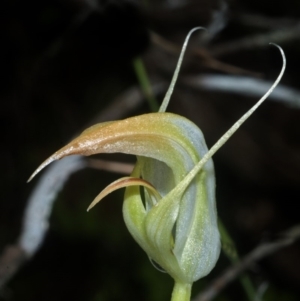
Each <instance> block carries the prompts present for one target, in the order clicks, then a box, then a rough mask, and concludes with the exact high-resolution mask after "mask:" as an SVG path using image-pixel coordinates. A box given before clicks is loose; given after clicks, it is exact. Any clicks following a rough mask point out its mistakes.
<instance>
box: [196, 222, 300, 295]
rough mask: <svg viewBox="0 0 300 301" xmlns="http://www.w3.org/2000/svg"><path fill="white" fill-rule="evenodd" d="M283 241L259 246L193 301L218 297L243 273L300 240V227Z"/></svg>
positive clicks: (291, 230)
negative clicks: (256, 263) (254, 264)
mask: <svg viewBox="0 0 300 301" xmlns="http://www.w3.org/2000/svg"><path fill="white" fill-rule="evenodd" d="M280 236H281V239H279V240H277V241H275V242H268V243H263V244H261V245H259V246H258V247H257V248H256V249H254V250H253V251H252V252H250V253H249V254H248V255H247V256H246V257H245V258H244V259H242V261H241V262H240V263H238V264H236V265H233V266H231V267H229V268H228V269H227V270H225V272H224V273H223V274H221V276H219V277H218V278H217V279H215V280H214V281H213V282H212V283H211V285H209V286H208V287H207V288H206V289H205V290H204V292H202V293H200V294H199V295H198V296H196V297H195V298H194V299H193V301H209V300H212V299H213V298H214V297H216V296H217V295H218V294H219V293H220V291H221V290H222V289H224V288H225V287H226V286H227V285H228V284H229V283H230V282H232V281H233V280H235V279H236V278H237V277H238V276H239V275H240V274H241V273H242V272H243V271H245V270H246V269H247V268H249V267H250V266H251V265H252V264H253V263H254V262H257V261H259V260H261V259H263V258H264V257H267V256H268V255H270V254H273V253H275V252H277V251H279V250H280V249H282V248H284V247H286V246H289V245H291V244H292V243H294V242H295V241H296V240H297V239H299V238H300V225H297V226H295V227H293V228H291V229H289V230H287V231H285V232H284V233H282V234H281V235H280Z"/></svg>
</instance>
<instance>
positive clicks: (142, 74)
mask: <svg viewBox="0 0 300 301" xmlns="http://www.w3.org/2000/svg"><path fill="white" fill-rule="evenodd" d="M132 64H133V68H134V71H135V74H136V77H137V79H138V81H139V84H140V87H141V90H142V91H143V93H144V95H145V97H146V99H147V101H148V104H149V107H150V109H151V111H152V112H157V111H158V108H159V106H158V104H157V101H156V99H155V97H154V95H153V91H152V88H151V84H150V81H149V79H148V75H147V72H146V69H145V67H144V64H143V61H142V59H141V58H139V57H138V58H135V59H134V60H133V62H132Z"/></svg>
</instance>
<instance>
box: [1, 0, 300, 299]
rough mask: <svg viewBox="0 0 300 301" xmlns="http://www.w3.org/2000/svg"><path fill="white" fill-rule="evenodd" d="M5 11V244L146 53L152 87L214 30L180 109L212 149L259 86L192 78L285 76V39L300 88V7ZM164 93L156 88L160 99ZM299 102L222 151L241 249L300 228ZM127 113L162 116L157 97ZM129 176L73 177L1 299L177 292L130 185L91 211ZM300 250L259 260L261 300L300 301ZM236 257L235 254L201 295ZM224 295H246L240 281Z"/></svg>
mask: <svg viewBox="0 0 300 301" xmlns="http://www.w3.org/2000/svg"><path fill="white" fill-rule="evenodd" d="M0 11H1V18H0V23H1V26H0V37H1V45H2V46H1V47H0V60H1V65H0V66H1V68H0V74H1V81H0V87H1V88H0V97H1V110H0V114H1V115H0V116H1V119H0V121H1V129H2V130H1V136H2V143H1V144H2V147H1V149H0V151H1V158H2V159H1V171H2V173H1V174H2V181H1V183H2V186H1V187H2V189H1V193H2V198H1V202H0V247H1V250H4V249H5V247H6V246H8V245H11V244H13V243H14V242H15V241H16V239H17V237H18V236H19V235H20V232H21V230H22V216H23V212H24V208H25V207H26V200H27V199H28V197H29V195H30V192H31V191H32V189H33V187H34V186H35V185H36V184H37V183H38V181H37V180H36V179H35V180H34V181H33V182H32V183H30V184H29V185H27V184H26V180H27V178H28V176H29V175H30V174H31V173H32V171H33V170H34V169H35V168H36V167H37V166H38V165H39V164H40V163H41V162H42V161H43V160H44V159H45V158H46V157H48V156H49V155H50V154H52V153H53V152H54V151H55V150H57V149H58V148H59V147H61V146H62V145H63V144H64V143H66V142H67V141H68V140H70V139H71V137H73V136H74V135H75V134H76V133H78V132H80V131H81V130H83V129H84V128H85V127H86V126H87V125H89V124H91V123H92V122H93V120H94V119H95V117H96V116H97V115H98V114H101V112H102V110H103V109H104V108H106V107H107V106H109V105H110V104H111V103H112V102H113V101H114V100H115V99H116V97H119V98H120V97H122V93H123V92H124V91H127V89H129V88H131V87H137V86H138V78H137V74H136V73H135V71H134V66H133V60H134V59H135V58H137V57H140V58H142V60H143V63H144V66H145V68H146V70H147V72H148V75H149V79H150V82H152V83H153V84H154V85H157V84H158V83H163V84H166V83H168V82H169V81H170V79H171V76H172V72H173V70H174V67H175V65H176V60H177V58H178V53H179V49H180V47H181V45H182V43H183V40H184V37H185V35H186V34H187V32H188V31H189V30H190V29H191V28H192V27H195V26H204V27H207V28H208V30H209V33H208V34H206V33H205V32H202V33H197V34H195V35H194V36H193V38H192V40H191V42H190V45H189V50H188V52H187V54H186V57H185V60H184V64H183V68H182V72H181V75H180V80H179V82H178V85H177V86H176V89H175V92H174V95H173V97H172V101H171V104H170V107H169V111H171V112H175V113H179V114H181V115H184V116H186V117H188V118H189V119H191V120H193V121H194V122H195V123H196V124H197V125H198V126H199V127H200V128H201V129H202V131H203V133H204V135H205V137H206V141H207V144H208V146H211V145H212V144H213V143H214V142H215V141H216V140H217V139H218V138H219V137H220V136H221V135H222V134H223V133H224V132H225V130H227V129H228V128H229V126H230V125H232V124H233V122H234V121H236V120H237V119H238V117H240V116H241V115H242V114H243V113H244V112H246V111H247V109H248V108H250V107H251V105H252V104H253V101H254V100H255V99H258V98H259V97H260V93H258V94H257V96H256V97H253V96H251V93H250V92H249V89H248V90H247V89H245V91H242V92H240V93H239V94H234V93H231V91H230V88H228V90H227V91H225V92H224V91H207V90H206V89H205V87H203V86H202V87H199V88H197V87H195V85H194V86H192V85H190V84H189V80H188V79H191V78H196V77H197V76H198V75H205V74H219V75H226V74H231V75H235V76H239V77H242V76H247V77H248V78H256V79H258V80H270V81H273V80H274V79H275V78H276V76H277V74H278V73H279V70H280V66H281V59H280V56H279V54H278V50H276V49H275V48H274V47H273V48H272V47H269V46H268V43H269V42H276V43H278V44H280V45H281V46H282V48H283V49H284V51H285V53H286V56H287V62H288V67H287V70H286V73H285V75H284V78H283V80H282V84H284V85H287V86H289V87H291V88H294V89H299V82H298V81H299V66H300V64H299V55H298V54H299V51H300V41H299V40H300V39H299V37H300V29H299V28H300V27H299V17H300V2H299V1H295V0H286V1H284V2H282V1H281V2H280V1H278V2H271V3H270V1H266V0H260V1H256V0H251V1H250V0H244V1H240V0H228V1H223V0H173V1H172V0H152V1H149V0H144V1H128V0H127V1H125V0H119V1H117V0H115V1H113V0H106V1H104V0H103V1H101V0H99V1H97V0H73V1H71V0H51V1H50V0H44V1H20V0H10V1H6V0H3V1H2V3H1V10H0ZM281 30H284V32H281ZM270 37H271V38H273V40H270ZM246 38H249V41H248V44H247V43H246V44H245V43H243V41H244V39H246ZM258 38H260V39H258ZM192 49H194V50H195V49H196V50H195V51H192ZM225 90H226V89H225ZM250 90H251V88H250ZM252 90H254V91H255V86H254V87H253V88H252ZM163 92H164V90H163V91H160V92H158V93H156V92H155V93H156V95H155V96H156V98H157V99H158V100H159V101H161V99H162V97H163ZM254 93H255V92H254ZM120 95H121V96H120ZM294 98H295V99H296V102H295V103H293V104H291V103H289V102H288V101H287V100H286V99H280V100H279V101H276V102H275V101H272V100H268V101H267V102H266V103H265V104H264V105H263V106H262V107H261V108H260V109H259V110H258V111H257V112H256V113H255V114H254V115H253V117H251V118H250V120H249V121H247V123H246V124H245V125H243V127H242V128H241V129H240V130H239V131H238V132H237V133H236V134H235V135H234V137H232V139H231V140H230V141H229V142H228V143H227V144H226V145H225V146H224V147H223V148H222V149H221V150H220V151H219V152H218V153H217V154H216V155H215V156H214V162H215V168H216V175H217V205H218V212H219V215H220V217H221V218H222V220H223V222H224V224H225V225H226V228H227V229H228V231H229V232H230V234H231V236H232V237H233V239H234V241H235V244H236V247H237V249H238V251H239V253H240V254H241V255H242V256H243V255H245V254H247V253H248V252H250V251H251V250H252V249H253V248H255V247H256V246H257V245H258V244H259V243H261V242H263V241H271V240H272V239H274V238H277V235H278V233H280V232H281V231H284V230H286V229H287V228H289V227H291V226H293V225H296V224H298V223H299V212H300V211H299V206H300V204H299V201H300V199H299V196H300V176H299V175H300V156H299V153H300V152H299V151H300V127H299V124H300V111H299V108H300V94H297V93H296V92H295V95H294ZM115 110H116V111H117V114H119V113H120V116H122V118H124V117H126V116H130V115H136V114H141V113H145V112H149V105H148V104H147V102H146V101H143V102H141V103H140V104H138V105H136V106H135V107H134V108H133V109H132V108H130V109H128V108H126V107H123V106H118V105H116V107H115ZM101 158H102V159H109V160H117V161H125V162H134V158H127V157H123V156H118V155H115V156H101ZM118 177H119V175H118V174H115V173H110V172H107V171H103V170H95V169H84V170H82V171H80V172H77V173H75V174H73V175H72V176H71V178H70V179H69V180H68V182H67V184H66V185H65V187H64V188H63V190H62V191H61V192H60V193H59V195H58V196H57V201H56V202H55V205H54V208H53V213H52V215H51V219H50V228H49V231H48V233H47V235H46V237H45V240H44V243H43V245H42V246H41V248H40V250H39V251H38V252H37V254H36V255H35V256H34V257H33V258H32V259H31V260H29V261H28V262H26V263H25V264H24V266H23V267H22V268H21V269H20V270H19V271H18V273H16V275H15V276H14V277H13V278H12V279H11V280H10V281H9V282H8V283H7V284H6V286H5V287H4V288H2V289H1V291H0V300H10V301H19V300H22V301H23V300H30V301H35V300H43V301H47V300H57V301H59V300H66V299H67V300H73V301H77V300H78V301H79V300H86V301H102V300H103V301H106V300H144V301H152V300H155V301H159V300H168V298H170V293H171V288H172V285H173V283H172V280H171V279H170V278H169V277H168V276H167V275H166V274H163V273H160V272H158V271H157V270H156V269H154V268H153V266H152V265H151V263H150V261H149V260H148V258H147V257H146V255H145V254H144V253H143V251H141V250H140V248H139V247H138V246H137V245H136V244H135V242H134V241H133V239H132V238H131V237H130V235H129V233H128V232H127V230H126V228H125V226H124V222H123V219H122V213H121V208H122V194H123V191H118V192H116V193H114V194H112V195H110V196H108V197H107V198H106V199H105V200H104V201H103V202H102V203H101V205H99V206H97V207H96V208H95V209H93V210H92V211H91V212H90V213H88V214H87V213H86V208H87V206H88V205H89V203H90V202H91V201H92V199H93V198H94V197H95V196H96V194H97V193H98V192H99V191H100V190H101V189H102V188H104V187H105V185H107V184H109V183H110V182H111V181H113V180H114V179H116V178H118ZM299 251H300V246H299V243H298V244H297V243H296V244H294V245H292V246H289V247H287V248H285V249H283V250H281V251H279V252H276V253H274V254H272V255H271V256H269V257H267V258H266V259H264V260H262V261H260V262H258V263H255V264H253V265H252V266H251V269H250V270H249V272H248V273H249V276H250V278H251V280H252V281H253V284H254V286H255V287H256V289H257V290H259V289H260V288H262V286H265V287H266V290H265V293H264V296H263V298H261V299H257V300H266V301H267V300H281V301H285V300H287V301H293V300H299V295H300V273H299V270H300V260H299V255H300V252H299ZM229 265H230V262H229V261H228V259H227V258H226V257H225V256H224V255H222V256H221V258H220V260H219V262H218V264H217V266H216V268H215V270H214V271H213V272H212V273H211V275H209V276H208V277H207V278H205V279H203V280H200V281H198V282H197V283H196V285H195V286H194V289H193V294H194V295H196V294H197V293H199V292H200V291H201V290H203V289H204V288H205V286H206V285H207V284H208V283H209V281H211V280H212V279H214V278H215V277H217V276H218V275H219V274H220V273H221V271H222V270H223V269H225V268H226V267H228V266H229ZM7 268H8V269H9V267H7ZM216 300H220V301H221V300H224V301H226V300H231V301H233V300H247V297H246V295H245V292H244V291H243V289H242V287H241V286H240V284H239V282H238V281H235V282H234V283H232V284H230V285H229V286H228V287H227V288H226V289H225V290H224V291H222V292H221V293H220V295H219V296H218V297H217V298H216Z"/></svg>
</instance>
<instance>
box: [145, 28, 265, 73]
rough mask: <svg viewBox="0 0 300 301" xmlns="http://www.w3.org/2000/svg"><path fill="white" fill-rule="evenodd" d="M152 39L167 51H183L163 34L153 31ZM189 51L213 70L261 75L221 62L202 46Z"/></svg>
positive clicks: (177, 53)
mask: <svg viewBox="0 0 300 301" xmlns="http://www.w3.org/2000/svg"><path fill="white" fill-rule="evenodd" d="M151 40H152V42H153V43H154V44H155V45H157V46H159V47H160V48H162V49H164V50H165V51H167V52H169V53H172V54H176V55H179V54H180V51H181V46H179V45H176V44H175V43H172V42H170V41H168V40H167V39H164V38H163V37H162V36H160V35H158V34H156V33H154V32H152V33H151ZM188 53H192V54H193V55H194V56H196V57H198V58H199V59H200V60H201V64H202V65H203V66H205V67H208V68H211V69H213V70H218V71H223V72H226V73H232V74H247V75H252V76H256V77H258V76H261V74H259V73H257V72H252V71H249V70H246V69H243V68H239V67H236V66H233V65H230V64H227V63H224V62H221V61H219V60H217V59H215V58H213V56H212V55H211V53H210V51H207V50H206V49H204V48H202V47H193V48H192V49H190V50H189V51H188Z"/></svg>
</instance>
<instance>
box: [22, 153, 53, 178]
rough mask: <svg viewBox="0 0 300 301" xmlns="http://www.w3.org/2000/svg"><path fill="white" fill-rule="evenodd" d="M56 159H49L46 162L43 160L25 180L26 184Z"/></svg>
mask: <svg viewBox="0 0 300 301" xmlns="http://www.w3.org/2000/svg"><path fill="white" fill-rule="evenodd" d="M55 160H56V158H55V157H54V156H51V157H49V158H48V159H47V160H45V161H44V162H43V163H42V164H41V165H40V166H39V167H38V168H37V169H36V170H35V171H34V172H33V174H32V175H31V176H30V177H29V179H28V180H27V183H29V182H30V181H31V180H32V179H33V178H34V177H35V176H36V175H37V174H38V173H39V172H40V171H41V170H42V169H44V168H45V167H46V166H47V165H49V164H50V163H51V162H53V161H55Z"/></svg>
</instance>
